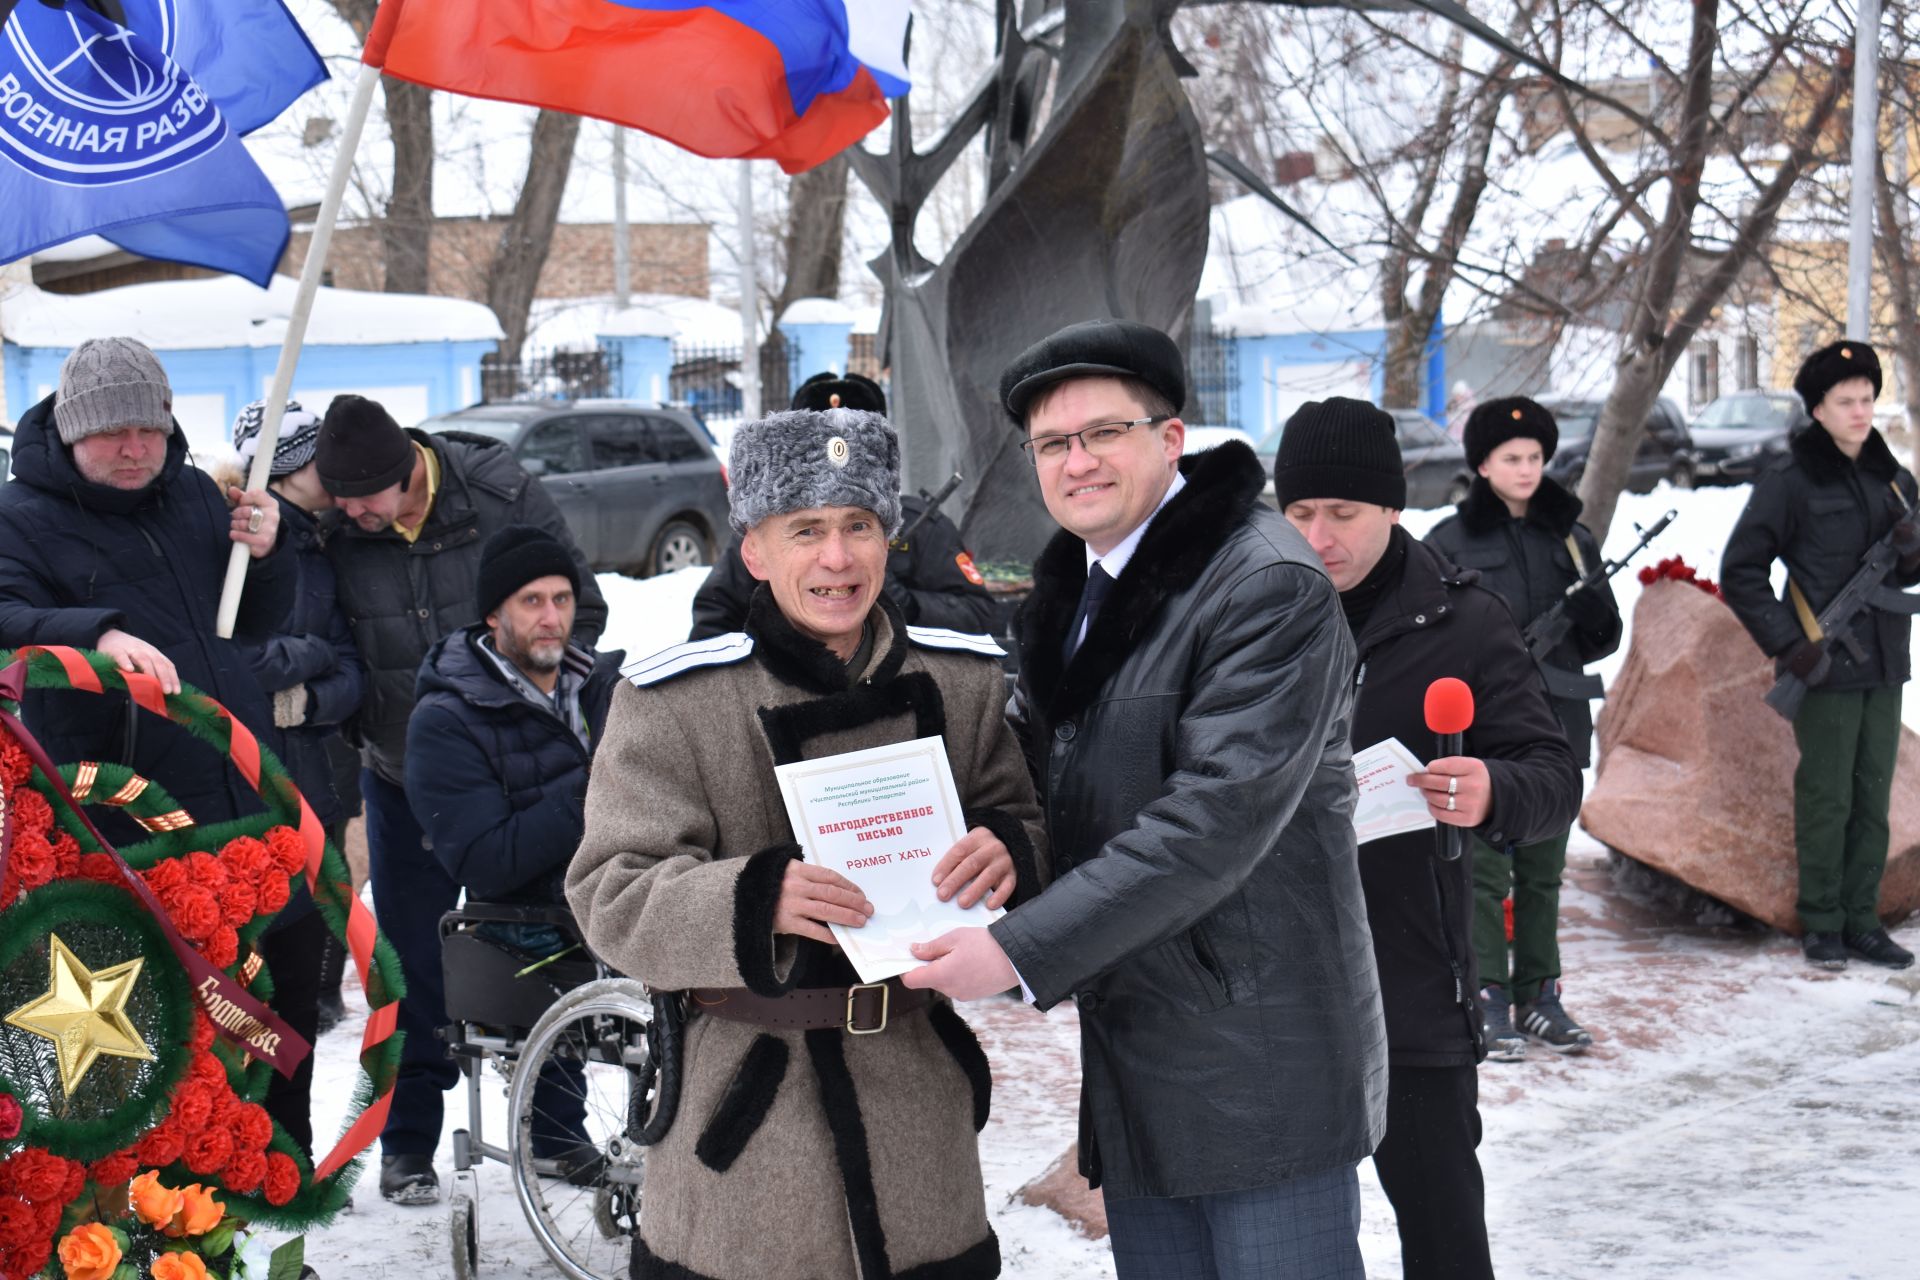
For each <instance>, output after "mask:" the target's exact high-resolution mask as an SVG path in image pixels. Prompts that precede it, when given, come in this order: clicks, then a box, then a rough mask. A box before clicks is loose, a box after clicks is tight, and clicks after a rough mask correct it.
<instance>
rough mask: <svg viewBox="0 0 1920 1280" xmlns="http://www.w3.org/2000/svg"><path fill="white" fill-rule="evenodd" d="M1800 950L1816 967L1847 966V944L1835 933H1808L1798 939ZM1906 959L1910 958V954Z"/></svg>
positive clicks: (1834, 967)
mask: <svg viewBox="0 0 1920 1280" xmlns="http://www.w3.org/2000/svg"><path fill="white" fill-rule="evenodd" d="M1800 952H1801V954H1802V955H1804V956H1806V958H1807V963H1808V964H1810V965H1812V966H1813V967H1814V968H1816V969H1831V970H1834V971H1836V972H1837V971H1838V970H1841V969H1844V968H1846V967H1847V946H1846V944H1845V943H1844V942H1842V941H1840V935H1839V934H1837V933H1810V934H1808V935H1807V936H1806V937H1804V938H1802V939H1800ZM1908 959H1912V957H1911V956H1909V957H1908Z"/></svg>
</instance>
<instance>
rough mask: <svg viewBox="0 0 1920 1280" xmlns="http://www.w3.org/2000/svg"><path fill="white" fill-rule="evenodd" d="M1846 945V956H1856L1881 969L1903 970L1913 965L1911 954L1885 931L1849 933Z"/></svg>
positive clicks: (1872, 930)
mask: <svg viewBox="0 0 1920 1280" xmlns="http://www.w3.org/2000/svg"><path fill="white" fill-rule="evenodd" d="M1846 944H1847V954H1848V955H1850V956H1858V957H1859V958H1860V959H1862V960H1865V961H1866V962H1867V963H1868V964H1877V965H1879V966H1880V967H1881V968H1883V969H1905V968H1907V967H1908V966H1909V965H1911V964H1912V963H1913V952H1911V951H1909V950H1907V949H1906V948H1905V947H1903V946H1901V945H1900V944H1899V943H1897V942H1895V941H1894V940H1893V939H1892V938H1889V937H1888V936H1887V931H1886V930H1885V929H1869V930H1867V932H1865V933H1850V934H1848V935H1847V936H1846Z"/></svg>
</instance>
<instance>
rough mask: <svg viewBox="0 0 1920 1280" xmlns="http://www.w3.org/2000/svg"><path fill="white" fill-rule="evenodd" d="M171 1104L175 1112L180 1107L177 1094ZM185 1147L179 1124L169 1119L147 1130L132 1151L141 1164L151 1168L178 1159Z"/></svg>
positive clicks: (160, 1167) (163, 1165) (164, 1165)
mask: <svg viewBox="0 0 1920 1280" xmlns="http://www.w3.org/2000/svg"><path fill="white" fill-rule="evenodd" d="M173 1105H174V1110H175V1111H176V1112H177V1111H178V1110H179V1109H180V1103H179V1099H178V1096H177V1095H176V1097H175V1100H174V1104H173ZM185 1149H186V1142H185V1140H184V1138H183V1137H182V1135H181V1132H180V1126H179V1124H178V1123H177V1122H175V1121H173V1120H171V1119H169V1120H165V1121H162V1122H161V1123H159V1124H157V1125H155V1126H154V1127H153V1128H151V1129H149V1130H147V1134H146V1136H145V1137H144V1138H142V1139H140V1144H139V1145H138V1146H136V1147H135V1148H134V1153H135V1154H136V1155H138V1156H139V1157H140V1163H141V1164H143V1165H145V1166H147V1167H149V1168H153V1169H164V1168H165V1167H166V1166H168V1165H170V1164H172V1163H173V1162H174V1161H176V1160H178V1159H179V1158H180V1155H181V1152H183V1151H184V1150H185Z"/></svg>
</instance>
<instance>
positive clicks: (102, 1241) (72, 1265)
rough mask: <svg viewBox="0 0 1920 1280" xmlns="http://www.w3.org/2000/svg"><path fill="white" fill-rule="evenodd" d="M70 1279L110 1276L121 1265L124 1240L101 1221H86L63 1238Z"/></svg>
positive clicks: (101, 1279) (95, 1279)
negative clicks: (117, 1236)
mask: <svg viewBox="0 0 1920 1280" xmlns="http://www.w3.org/2000/svg"><path fill="white" fill-rule="evenodd" d="M60 1265H61V1266H63V1267H65V1268H66V1269H67V1280H108V1277H110V1276H112V1275H113V1270H114V1268H115V1267H117V1266H119V1265H120V1241H119V1240H118V1239H117V1238H116V1237H115V1236H114V1234H113V1232H112V1231H111V1230H109V1229H108V1228H107V1227H105V1226H102V1225H101V1224H100V1223H98V1222H84V1223H81V1224H80V1225H79V1226H77V1227H75V1228H74V1229H73V1230H72V1231H69V1232H68V1233H67V1238H66V1239H64V1240H62V1241H61V1242H60Z"/></svg>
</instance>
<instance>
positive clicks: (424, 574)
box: [315, 396, 607, 1204]
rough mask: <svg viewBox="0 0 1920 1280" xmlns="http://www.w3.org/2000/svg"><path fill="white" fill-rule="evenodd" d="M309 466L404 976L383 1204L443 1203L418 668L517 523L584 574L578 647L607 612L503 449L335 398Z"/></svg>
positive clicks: (432, 876) (450, 628) (384, 923)
mask: <svg viewBox="0 0 1920 1280" xmlns="http://www.w3.org/2000/svg"><path fill="white" fill-rule="evenodd" d="M315 461H316V462H317V463H318V465H319V468H320V483H321V484H322V485H323V486H325V488H326V490H327V492H328V493H330V494H332V495H333V499H334V504H335V508H336V518H335V520H334V521H333V522H332V523H330V524H329V525H328V526H327V534H326V545H327V554H328V555H329V556H330V557H331V558H332V560H333V566H334V571H335V573H336V575H337V577H338V581H339V590H340V606H341V608H342V609H343V610H344V611H345V612H346V615H347V624H348V625H349V626H351V627H352V628H353V636H354V641H355V643H356V644H358V645H359V647H360V657H361V659H362V660H363V661H364V662H365V663H366V665H367V673H368V677H367V678H368V689H367V697H366V700H365V701H364V702H362V703H361V705H360V711H359V714H358V715H357V716H355V718H354V720H353V722H352V724H351V725H350V728H351V730H352V732H353V735H354V736H355V737H356V738H357V739H358V741H359V744H360V749H361V750H360V756H361V760H362V762H363V764H364V765H365V770H364V772H362V774H361V776H360V790H361V795H362V796H363V797H364V799H365V801H366V807H367V855H368V863H369V876H370V879H371V881H372V884H373V910H374V915H375V916H376V917H377V918H378V919H379V921H380V928H381V930H382V931H383V932H384V933H385V934H386V935H387V938H388V940H390V941H391V942H392V943H393V949H394V950H395V951H396V952H398V953H399V955H400V965H401V970H402V972H404V973H405V975H406V979H407V993H406V995H405V997H404V998H403V999H402V1000H401V1002H400V1028H401V1030H403V1031H405V1032H406V1033H407V1039H406V1045H405V1048H404V1049H402V1051H401V1062H400V1076H399V1080H398V1082H397V1084H396V1085H395V1087H394V1095H393V1107H392V1110H391V1111H389V1112H388V1114H387V1124H386V1128H385V1129H384V1130H383V1131H382V1133H381V1135H380V1144H381V1158H380V1192H381V1194H382V1195H384V1196H386V1198H387V1199H389V1200H392V1201H394V1202H396V1203H400V1204H430V1203H432V1202H433V1201H434V1200H436V1199H438V1198H439V1194H440V1185H439V1180H438V1179H437V1178H436V1177H435V1175H434V1172H433V1151H434V1148H435V1146H436V1145H438V1143H439V1141H440V1121H441V1114H442V1095H443V1094H444V1093H445V1091H446V1090H447V1089H448V1088H450V1087H451V1086H452V1085H453V1082H454V1081H455V1080H456V1079H457V1078H458V1076H459V1070H458V1068H456V1067H455V1066H454V1063H453V1059H451V1058H449V1057H448V1056H447V1052H446V1046H445V1045H444V1044H442V1043H441V1042H440V1040H439V1039H438V1038H437V1037H436V1035H435V1034H434V1033H435V1031H436V1029H437V1028H439V1027H440V1026H441V1025H442V1024H443V1023H445V1022H446V1000H445V995H444V986H443V980H442V977H441V972H440V933H439V926H440V917H441V916H442V915H444V914H445V913H446V912H447V911H449V910H451V909H452V908H453V905H454V903H455V902H456V901H457V900H458V898H459V894H460V886H459V884H458V883H457V882H456V881H455V880H454V879H453V878H452V877H451V876H449V875H448V874H447V872H446V870H445V868H443V867H442V866H441V865H440V864H439V862H437V861H436V860H435V859H434V856H433V854H432V853H431V852H430V851H429V850H428V849H427V847H426V843H425V836H424V833H423V832H422V830H421V827H420V824H419V823H418V822H417V821H416V820H415V819H414V815H413V811H412V810H411V809H410V808H408V806H407V795H406V790H405V785H406V782H405V762H406V754H407V721H408V718H409V717H410V716H411V715H412V714H413V705H414V684H415V681H416V679H417V678H418V676H419V672H420V663H421V660H422V659H423V658H425V657H426V656H427V651H428V650H429V649H431V648H432V647H433V646H434V645H435V644H436V643H438V642H439V641H440V640H441V638H442V637H444V636H447V635H450V634H451V633H453V632H455V631H458V630H459V629H460V628H462V627H466V626H470V625H472V624H473V623H475V622H478V621H479V620H480V618H481V616H482V615H481V611H480V606H479V602H478V600H477V598H476V588H477V586H478V583H479V577H480V556H481V549H482V547H484V546H485V544H486V540H487V539H488V538H489V537H490V536H492V535H493V534H495V533H498V532H499V531H500V530H502V529H504V528H506V527H507V526H509V525H521V524H523V525H532V526H534V527H536V528H539V529H544V530H546V532H547V533H549V534H550V535H552V536H553V538H554V539H555V540H556V541H558V542H559V543H560V545H562V546H564V547H565V548H567V552H568V554H569V556H571V557H572V559H573V562H574V564H575V566H576V568H577V569H578V571H579V574H580V590H579V602H578V607H577V609H576V612H575V615H574V634H575V636H576V637H577V638H578V639H579V640H580V642H581V643H582V644H583V645H591V644H592V643H593V641H594V640H595V639H597V638H598V637H599V635H600V631H601V629H602V628H603V627H604V626H605V625H606V621H607V606H606V601H605V600H603V599H602V598H601V596H600V589H599V587H598V586H597V585H596V584H595V582H594V579H593V574H592V572H591V571H590V570H589V568H588V566H587V562H586V558H585V557H583V556H582V555H581V554H580V550H579V548H578V547H576V546H575V545H574V542H573V535H572V534H570V533H569V532H568V531H567V522H566V519H565V517H563V516H562V515H561V514H560V509H559V508H558V507H556V506H555V505H554V502H553V499H552V498H551V497H549V496H548V495H547V491H546V490H545V489H544V488H542V487H541V486H540V485H539V483H537V482H536V481H534V480H533V479H531V478H530V477H529V476H528V475H527V473H526V472H525V471H522V470H521V469H520V464H519V463H518V462H516V461H514V457H513V452H512V450H510V449H509V448H507V446H505V445H504V444H501V443H500V442H499V441H497V440H488V439H485V438H483V437H480V436H471V435H463V434H458V433H448V434H444V435H428V434H427V433H425V432H423V431H402V430H401V429H400V425H399V424H398V423H396V422H395V421H394V420H393V418H392V417H390V416H389V415H388V413H387V411H386V410H385V409H384V408H382V407H381V406H380V405H379V404H377V403H376V402H374V401H372V400H368V399H366V398H364V397H362V396H337V397H335V398H334V401H333V403H332V404H331V405H330V406H328V408H327V415H326V418H325V420H324V421H323V422H322V423H321V426H320V441H319V445H318V451H317V453H316V455H315Z"/></svg>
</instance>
